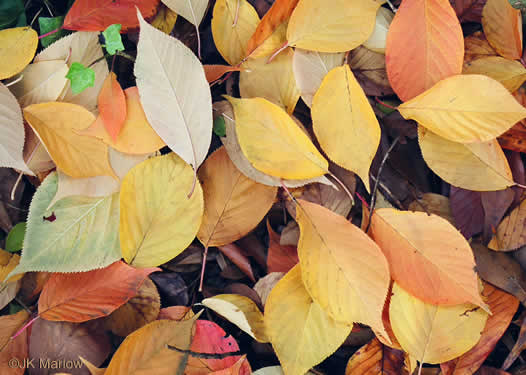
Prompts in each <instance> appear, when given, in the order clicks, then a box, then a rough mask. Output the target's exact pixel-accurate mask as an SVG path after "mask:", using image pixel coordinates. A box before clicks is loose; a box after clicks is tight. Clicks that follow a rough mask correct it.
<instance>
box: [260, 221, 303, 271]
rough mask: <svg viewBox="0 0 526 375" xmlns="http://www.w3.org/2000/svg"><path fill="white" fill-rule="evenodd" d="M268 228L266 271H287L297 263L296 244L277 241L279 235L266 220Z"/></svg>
mask: <svg viewBox="0 0 526 375" xmlns="http://www.w3.org/2000/svg"><path fill="white" fill-rule="evenodd" d="M267 229H268V237H269V241H268V257H267V268H268V272H269V273H270V272H288V271H289V270H290V269H291V268H292V267H294V266H295V265H296V264H298V262H299V259H298V249H297V248H296V246H290V245H288V246H283V245H281V244H280V243H279V239H280V236H279V235H278V234H277V233H276V232H274V231H273V230H272V227H271V226H270V224H269V222H268V221H267Z"/></svg>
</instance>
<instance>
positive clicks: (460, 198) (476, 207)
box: [449, 186, 484, 238]
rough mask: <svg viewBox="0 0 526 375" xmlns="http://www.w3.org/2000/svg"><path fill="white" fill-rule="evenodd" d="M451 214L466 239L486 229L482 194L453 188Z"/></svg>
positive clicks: (450, 197) (450, 196) (450, 195)
mask: <svg viewBox="0 0 526 375" xmlns="http://www.w3.org/2000/svg"><path fill="white" fill-rule="evenodd" d="M449 202H450V204H451V212H452V213H453V218H454V219H455V224H456V227H457V229H458V230H459V231H460V233H462V234H463V235H464V237H466V238H471V237H473V235H475V234H477V233H480V232H482V229H483V227H484V208H483V207H482V200H481V198H480V192H476V191H471V190H464V189H461V188H457V187H456V186H451V190H450V193H449Z"/></svg>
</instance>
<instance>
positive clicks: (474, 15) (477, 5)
mask: <svg viewBox="0 0 526 375" xmlns="http://www.w3.org/2000/svg"><path fill="white" fill-rule="evenodd" d="M450 3H451V5H452V6H453V9H455V12H456V13H457V16H458V19H459V20H460V22H479V23H480V21H481V19H482V8H483V7H484V4H486V0H450Z"/></svg>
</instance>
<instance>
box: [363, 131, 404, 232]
mask: <svg viewBox="0 0 526 375" xmlns="http://www.w3.org/2000/svg"><path fill="white" fill-rule="evenodd" d="M399 140H400V136H398V137H396V138H395V140H394V141H393V143H392V144H391V146H389V148H388V149H387V152H386V153H385V155H384V157H383V159H382V162H381V163H380V168H378V174H377V175H376V182H375V183H374V188H373V192H372V198H371V209H370V214H369V221H368V222H367V227H366V228H365V233H367V232H369V228H370V227H371V219H372V218H373V215H374V206H375V204H376V192H377V191H378V183H379V182H380V176H381V175H382V171H383V169H384V165H385V162H386V161H387V158H388V157H389V154H390V153H391V151H392V150H393V148H394V147H395V146H396V145H397V144H398V141H399Z"/></svg>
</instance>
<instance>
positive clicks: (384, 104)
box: [374, 96, 397, 111]
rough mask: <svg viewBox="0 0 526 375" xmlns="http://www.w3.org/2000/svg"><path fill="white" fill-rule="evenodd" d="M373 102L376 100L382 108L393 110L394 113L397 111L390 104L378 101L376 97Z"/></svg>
mask: <svg viewBox="0 0 526 375" xmlns="http://www.w3.org/2000/svg"><path fill="white" fill-rule="evenodd" d="M374 100H376V101H377V102H378V103H380V104H381V105H383V106H384V107H387V108H389V109H393V110H395V111H396V109H397V108H396V107H393V106H392V105H390V104H387V103H384V102H382V101H381V100H380V99H378V97H377V96H375V97H374Z"/></svg>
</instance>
